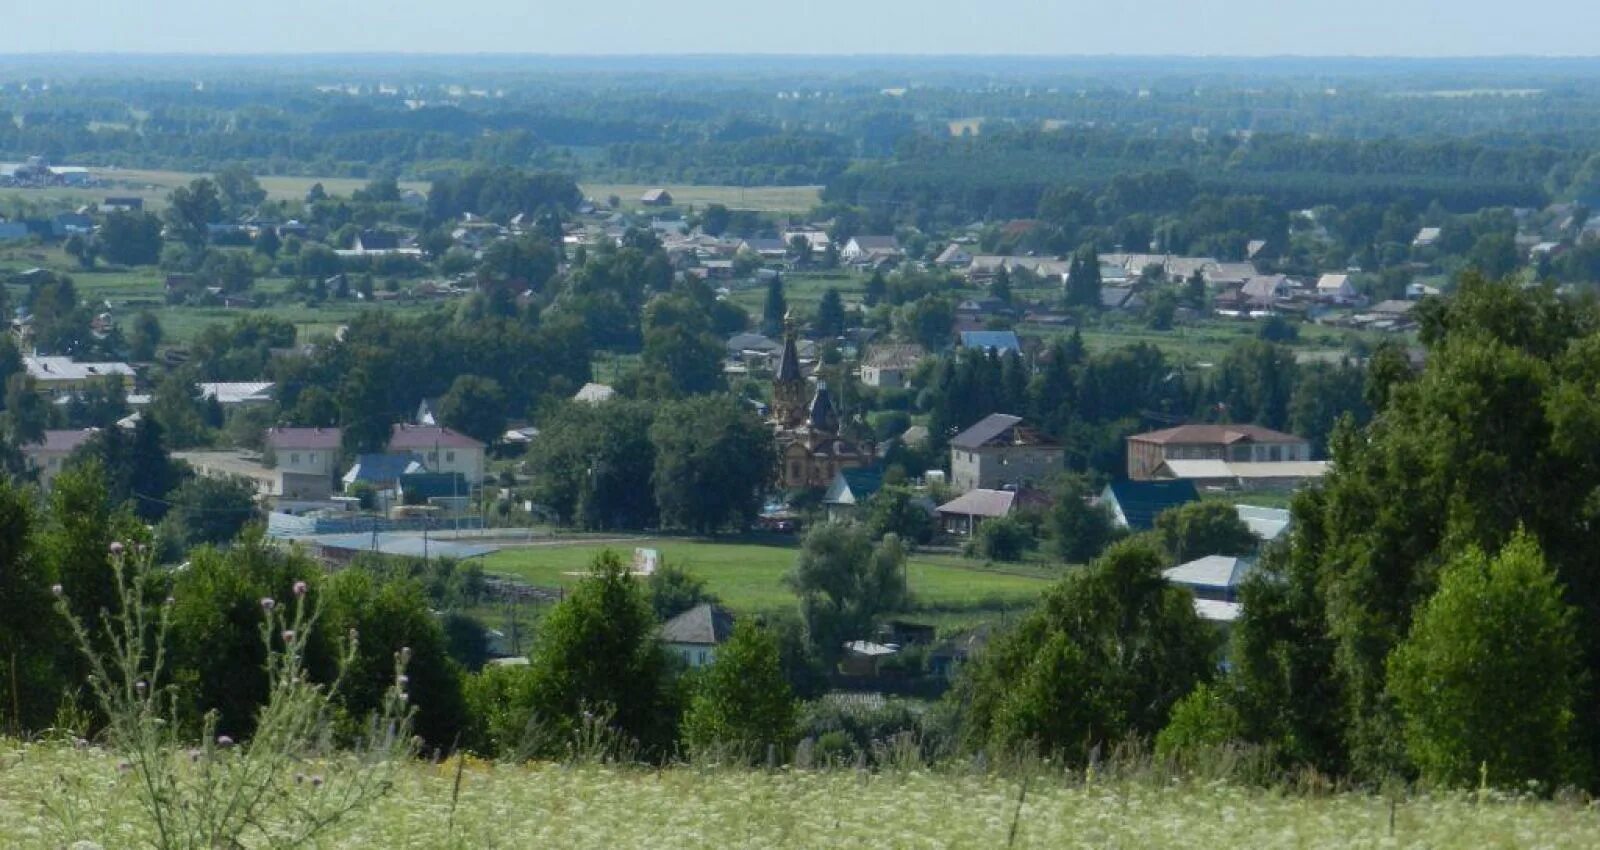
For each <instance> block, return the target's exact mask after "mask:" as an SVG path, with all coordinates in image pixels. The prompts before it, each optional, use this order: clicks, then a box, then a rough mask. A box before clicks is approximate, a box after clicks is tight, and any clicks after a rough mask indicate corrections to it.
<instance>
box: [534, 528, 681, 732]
mask: <svg viewBox="0 0 1600 850" xmlns="http://www.w3.org/2000/svg"><path fill="white" fill-rule="evenodd" d="M655 633H656V619H655V616H654V614H653V613H652V612H651V610H650V604H649V602H648V601H646V599H645V593H644V588H643V587H642V586H641V585H640V583H639V582H636V581H634V579H633V577H632V576H630V575H629V574H628V570H627V568H626V567H624V566H623V564H622V561H621V559H619V558H618V557H617V556H616V554H615V553H612V552H604V553H602V554H601V555H600V556H598V557H597V558H596V559H595V562H594V565H593V568H592V572H591V574H590V575H589V576H588V577H587V578H585V579H584V580H583V581H582V582H580V583H579V584H578V586H577V587H576V588H574V589H573V590H572V592H571V593H569V594H567V598H566V599H564V600H563V601H562V602H560V603H559V604H557V605H556V606H555V608H553V609H552V610H551V611H550V613H549V614H548V615H546V616H545V618H544V621H543V623H542V624H541V626H540V630H539V640H538V643H537V644H535V648H534V651H533V656H532V658H531V663H530V665H529V667H530V671H529V672H530V680H531V682H530V687H529V688H528V691H529V699H530V700H531V705H529V706H528V708H529V710H530V712H529V714H530V716H531V717H534V718H537V719H538V722H540V723H542V724H545V726H546V731H547V732H548V733H549V734H547V735H546V736H545V738H546V739H547V740H549V741H550V743H547V744H544V745H543V746H544V748H545V749H544V751H543V752H535V753H533V754H534V755H544V756H549V755H554V754H557V753H559V752H560V750H559V749H551V747H561V746H564V745H565V744H566V742H567V736H569V735H570V734H572V733H573V732H575V731H576V730H577V729H578V728H579V726H580V724H581V722H582V716H583V714H584V713H585V712H588V713H590V714H592V715H594V716H597V717H601V718H605V719H606V720H607V721H608V722H609V724H610V725H611V727H612V728H614V729H616V730H617V731H618V732H620V733H622V734H624V735H626V736H628V737H630V738H633V739H635V740H637V741H638V742H639V744H640V745H641V746H642V747H643V748H644V749H645V751H646V752H647V753H658V752H660V751H661V750H662V748H665V747H667V746H669V745H670V744H671V741H672V739H673V737H674V733H675V731H676V729H677V723H676V720H677V713H678V712H677V708H678V700H677V694H676V693H675V690H674V688H673V686H672V681H671V676H670V675H669V666H668V664H667V657H666V655H665V654H664V652H663V650H662V648H661V645H660V643H659V642H658V641H657V640H656V636H655Z"/></svg>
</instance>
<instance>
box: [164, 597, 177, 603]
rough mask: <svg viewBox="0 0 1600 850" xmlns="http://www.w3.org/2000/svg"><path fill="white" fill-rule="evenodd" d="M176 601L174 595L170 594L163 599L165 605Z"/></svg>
mask: <svg viewBox="0 0 1600 850" xmlns="http://www.w3.org/2000/svg"><path fill="white" fill-rule="evenodd" d="M175 601H176V600H174V599H173V598H172V597H170V596H168V597H167V598H166V599H164V600H162V604H163V605H171V604H172V603H173V602H175Z"/></svg>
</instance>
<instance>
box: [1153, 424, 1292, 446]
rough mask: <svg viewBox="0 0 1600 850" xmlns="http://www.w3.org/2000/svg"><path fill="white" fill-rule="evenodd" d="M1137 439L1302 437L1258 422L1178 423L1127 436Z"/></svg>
mask: <svg viewBox="0 0 1600 850" xmlns="http://www.w3.org/2000/svg"><path fill="white" fill-rule="evenodd" d="M1128 439H1129V440H1136V441H1138V442H1141V443H1157V444H1159V445H1167V444H1171V443H1181V444H1200V445H1218V444H1220V445H1232V444H1233V443H1238V442H1242V441H1245V440H1248V441H1250V442H1255V443H1303V442H1305V440H1304V439H1302V438H1300V437H1296V436H1295V435H1293V434H1285V433H1283V432H1282V431H1274V430H1272V429H1271V428H1263V427H1261V426H1260V425H1179V426H1178V427H1176V428H1168V429H1166V430H1164V431H1151V432H1149V433H1148V434H1136V435H1134V436H1132V437H1129V438H1128Z"/></svg>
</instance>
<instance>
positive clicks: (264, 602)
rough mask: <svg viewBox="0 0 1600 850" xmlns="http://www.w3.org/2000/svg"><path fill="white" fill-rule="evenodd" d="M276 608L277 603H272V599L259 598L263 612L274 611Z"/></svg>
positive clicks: (267, 597)
mask: <svg viewBox="0 0 1600 850" xmlns="http://www.w3.org/2000/svg"><path fill="white" fill-rule="evenodd" d="M276 607H278V603H277V602H274V601H273V600H272V597H270V596H263V597H261V610H263V611H271V610H272V609H274V608H276Z"/></svg>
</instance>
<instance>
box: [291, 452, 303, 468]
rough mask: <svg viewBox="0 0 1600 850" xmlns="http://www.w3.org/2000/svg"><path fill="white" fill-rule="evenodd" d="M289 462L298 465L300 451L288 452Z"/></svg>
mask: <svg viewBox="0 0 1600 850" xmlns="http://www.w3.org/2000/svg"><path fill="white" fill-rule="evenodd" d="M289 463H290V464H291V465H298V464H299V463H300V453H299V452H290V453H289Z"/></svg>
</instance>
